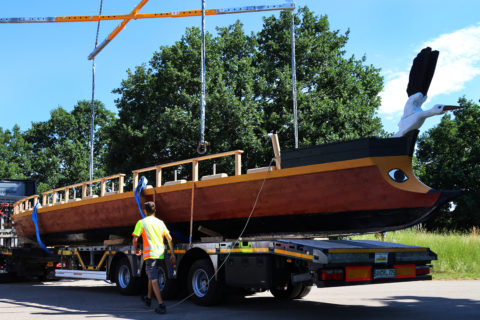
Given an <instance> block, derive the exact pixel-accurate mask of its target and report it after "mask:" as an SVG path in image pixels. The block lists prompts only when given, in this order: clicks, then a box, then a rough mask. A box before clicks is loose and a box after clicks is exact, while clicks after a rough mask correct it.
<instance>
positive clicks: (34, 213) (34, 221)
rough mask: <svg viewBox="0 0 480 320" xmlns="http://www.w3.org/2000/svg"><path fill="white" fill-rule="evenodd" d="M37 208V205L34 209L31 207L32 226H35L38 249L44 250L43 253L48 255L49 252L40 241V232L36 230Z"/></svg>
mask: <svg viewBox="0 0 480 320" xmlns="http://www.w3.org/2000/svg"><path fill="white" fill-rule="evenodd" d="M37 207H38V203H37V204H36V205H35V207H33V211H32V220H33V224H34V225H35V230H36V231H37V242H38V244H39V245H40V247H41V248H42V249H43V250H45V252H47V253H48V254H52V253H51V252H50V250H48V249H47V247H46V246H45V245H44V244H43V242H42V239H40V231H39V230H38V223H37Z"/></svg>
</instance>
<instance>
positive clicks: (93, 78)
mask: <svg viewBox="0 0 480 320" xmlns="http://www.w3.org/2000/svg"><path fill="white" fill-rule="evenodd" d="M102 10H103V0H100V10H99V13H98V15H99V16H101V15H102ZM99 33H100V20H98V24H97V35H96V37H95V48H96V47H97V44H98V34H99ZM94 131H95V57H93V59H92V116H91V122H90V168H89V176H90V181H91V180H93V139H94ZM90 195H92V185H90Z"/></svg>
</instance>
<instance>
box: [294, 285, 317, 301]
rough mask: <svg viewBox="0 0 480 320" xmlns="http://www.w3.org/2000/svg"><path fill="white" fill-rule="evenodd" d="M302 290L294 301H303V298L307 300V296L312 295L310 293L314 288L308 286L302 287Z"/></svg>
mask: <svg viewBox="0 0 480 320" xmlns="http://www.w3.org/2000/svg"><path fill="white" fill-rule="evenodd" d="M302 287H303V288H302V290H301V291H300V293H299V294H298V296H296V297H295V298H293V299H302V298H305V297H306V296H307V294H309V293H310V291H312V286H308V285H302Z"/></svg>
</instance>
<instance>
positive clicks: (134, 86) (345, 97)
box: [107, 8, 383, 173]
mask: <svg viewBox="0 0 480 320" xmlns="http://www.w3.org/2000/svg"><path fill="white" fill-rule="evenodd" d="M290 19H291V13H290V12H282V13H281V15H280V17H279V18H275V17H270V18H266V19H264V28H263V30H262V31H261V32H259V33H258V34H253V33H252V34H251V35H246V34H245V32H244V31H243V29H242V24H241V23H239V22H237V23H235V24H233V25H231V26H229V27H224V28H218V29H217V35H216V36H212V35H210V34H207V37H206V48H207V50H206V56H207V59H206V69H207V101H206V140H207V141H209V142H210V146H209V148H208V151H209V153H216V152H223V151H228V150H234V149H242V150H245V155H244V157H243V158H242V160H243V165H244V167H245V166H246V167H254V166H264V165H266V164H268V162H269V159H270V158H271V157H272V155H273V152H272V149H271V146H270V144H269V140H268V137H267V133H269V132H278V133H279V136H280V140H281V141H280V142H281V145H282V148H285V147H287V148H288V147H292V146H293V124H292V121H293V116H292V97H291V91H292V90H291V89H292V84H291V65H290V63H291V62H290V61H291V55H290V54H291V47H290ZM295 21H296V22H295V23H296V29H297V33H296V43H297V46H296V53H297V65H298V70H297V78H298V101H299V104H298V113H299V127H300V144H301V145H302V146H304V145H310V144H316V143H322V142H326V141H334V140H340V139H351V138H357V137H364V136H370V135H377V134H381V133H382V132H383V131H382V129H381V123H380V120H379V118H378V117H376V116H375V112H376V109H377V108H378V106H379V105H380V101H379V98H378V93H379V92H380V90H381V88H382V78H381V77H380V75H379V73H378V70H377V69H375V68H373V67H372V66H365V65H364V62H365V58H362V59H360V60H357V59H355V58H354V57H351V58H345V51H344V49H343V47H344V46H345V44H346V42H347V40H348V32H347V33H346V34H345V35H339V32H338V31H330V30H329V25H328V20H327V18H326V17H324V16H323V17H316V16H314V15H313V13H312V12H310V11H309V10H308V9H307V8H302V9H300V10H299V12H298V14H297V17H296V20H295ZM200 46H201V40H200V31H199V30H198V29H197V28H191V29H187V31H186V33H185V35H184V36H183V37H182V39H181V40H180V41H178V42H176V43H175V44H174V45H172V46H166V47H162V48H160V51H159V52H156V53H154V56H153V58H152V59H151V61H150V62H149V65H148V66H147V65H142V66H138V67H136V68H135V70H134V71H131V70H129V71H128V77H127V79H126V80H124V81H122V83H121V86H120V88H118V89H115V90H114V92H115V93H117V94H119V95H120V98H119V99H118V100H117V101H116V102H117V108H118V110H119V112H118V115H119V119H118V120H117V122H116V124H115V125H114V126H112V127H111V130H112V131H111V138H110V139H111V141H112V144H111V145H110V149H109V152H108V156H107V167H108V170H109V171H110V172H111V173H113V172H124V173H128V172H129V171H130V170H132V169H136V168H141V167H146V166H150V165H154V164H159V163H164V162H169V161H173V160H179V159H185V158H190V157H195V156H197V154H196V149H197V144H198V141H199V117H200V116H199V115H200V111H199V108H200Z"/></svg>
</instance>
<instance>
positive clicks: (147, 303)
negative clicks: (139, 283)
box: [140, 296, 152, 308]
mask: <svg viewBox="0 0 480 320" xmlns="http://www.w3.org/2000/svg"><path fill="white" fill-rule="evenodd" d="M140 298H141V299H142V301H143V302H144V303H145V305H146V306H147V307H149V308H150V306H151V305H152V299H149V298H148V297H147V296H141V297H140Z"/></svg>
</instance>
